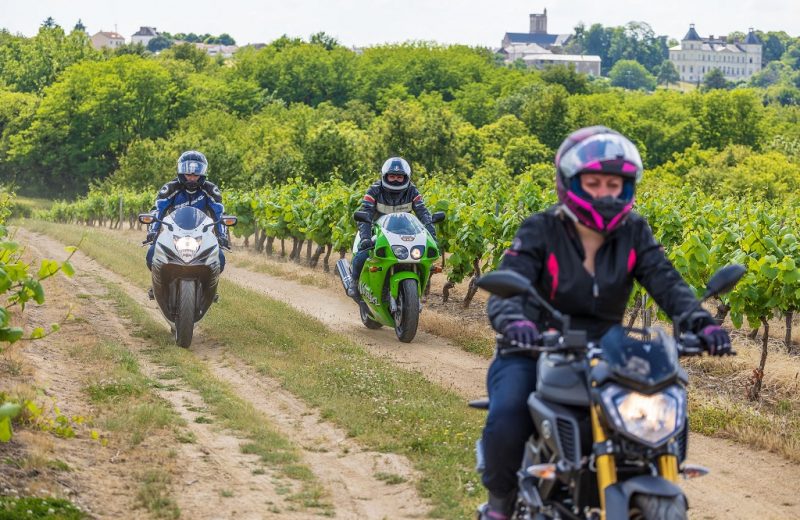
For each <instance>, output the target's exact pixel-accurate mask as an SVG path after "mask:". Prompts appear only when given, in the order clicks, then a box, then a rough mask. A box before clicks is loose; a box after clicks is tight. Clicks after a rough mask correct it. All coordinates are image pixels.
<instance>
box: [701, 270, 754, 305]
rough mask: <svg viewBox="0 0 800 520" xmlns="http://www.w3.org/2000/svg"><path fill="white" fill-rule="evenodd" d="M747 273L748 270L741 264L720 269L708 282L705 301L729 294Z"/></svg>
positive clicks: (704, 296)
mask: <svg viewBox="0 0 800 520" xmlns="http://www.w3.org/2000/svg"><path fill="white" fill-rule="evenodd" d="M746 272H747V268H746V267H745V266H743V265H741V264H731V265H726V266H725V267H722V268H720V269H719V270H717V272H716V273H714V276H712V277H711V280H709V281H708V284H707V285H706V293H705V294H704V295H703V299H704V300H705V299H707V298H711V297H712V296H719V295H720V294H725V293H726V292H729V291H730V290H731V289H733V288H734V287H736V284H737V283H738V282H739V280H741V279H742V276H744V274H745V273H746Z"/></svg>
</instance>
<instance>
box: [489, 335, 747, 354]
mask: <svg viewBox="0 0 800 520" xmlns="http://www.w3.org/2000/svg"><path fill="white" fill-rule="evenodd" d="M549 334H552V333H549ZM562 338H563V336H562V335H561V334H560V333H557V334H556V335H555V336H551V337H549V338H547V340H549V341H547V343H550V344H542V343H538V344H528V343H519V342H517V341H514V340H508V339H505V336H503V335H502V334H497V335H495V339H497V340H498V342H500V343H503V344H506V345H510V346H509V347H500V348H498V353H499V354H500V355H506V354H522V353H531V354H535V353H539V354H541V353H555V352H582V351H583V352H585V351H588V350H591V349H592V348H593V347H594V344H592V343H587V344H586V345H583V346H580V347H576V346H567V345H564V344H563V343H560V341H561V339H562ZM542 339H545V338H542ZM554 339H555V341H553V340H554ZM676 343H677V347H678V355H679V356H681V357H683V356H687V357H688V356H702V355H704V354H707V353H708V351H707V350H706V349H705V348H704V347H703V343H702V341H701V340H700V338H699V337H698V336H697V335H696V334H693V333H691V332H687V333H684V334H681V336H680V338H676ZM727 355H729V356H735V355H736V352H735V351H733V350H731V351H730V352H729V353H728V354H727Z"/></svg>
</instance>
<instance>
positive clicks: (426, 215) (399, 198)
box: [358, 181, 436, 240]
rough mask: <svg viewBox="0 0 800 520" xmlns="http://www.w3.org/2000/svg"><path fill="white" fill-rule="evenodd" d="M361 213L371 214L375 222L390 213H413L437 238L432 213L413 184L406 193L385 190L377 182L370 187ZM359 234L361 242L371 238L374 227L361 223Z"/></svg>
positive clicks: (362, 202) (362, 203)
mask: <svg viewBox="0 0 800 520" xmlns="http://www.w3.org/2000/svg"><path fill="white" fill-rule="evenodd" d="M361 211H366V212H367V213H369V214H370V215H371V216H372V221H373V222H375V221H376V220H377V219H378V218H379V217H382V216H383V215H387V214H389V213H411V212H412V211H413V212H414V214H415V215H416V216H417V218H418V219H419V221H420V222H421V223H422V225H423V226H425V229H427V230H428V232H429V233H430V234H431V236H432V237H434V238H436V230H435V229H434V228H433V224H432V222H431V213H430V211H428V208H426V207H425V203H424V202H423V201H422V195H420V193H419V190H418V189H417V187H416V186H414V185H413V184H411V183H409V185H408V188H406V189H405V190H404V191H400V192H397V191H389V190H387V189H384V187H383V186H382V185H381V182H380V181H378V182H375V183H374V184H372V186H370V187H369V189H368V190H367V193H366V195H364V199H363V200H362V201H361ZM358 232H359V235H360V236H361V240H364V239H367V238H371V237H372V226H370V225H369V224H367V223H365V222H359V224H358Z"/></svg>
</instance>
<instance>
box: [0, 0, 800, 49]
mask: <svg viewBox="0 0 800 520" xmlns="http://www.w3.org/2000/svg"><path fill="white" fill-rule="evenodd" d="M544 8H547V14H548V32H550V33H555V34H558V33H571V32H572V31H573V28H574V27H575V26H576V25H577V24H578V23H579V22H583V23H584V24H585V25H586V26H589V25H591V24H593V23H601V24H603V25H605V26H618V25H624V24H626V23H627V22H630V21H644V22H647V23H648V24H650V26H651V27H652V28H653V30H654V31H655V32H656V34H659V35H662V34H666V35H667V36H669V37H670V38H675V39H677V40H680V39H681V38H682V37H683V35H685V34H686V31H687V30H688V28H689V24H690V23H694V24H695V28H696V29H697V31H698V33H700V35H701V36H704V37H705V36H708V35H710V34H713V35H724V34H728V33H730V32H733V31H742V32H747V29H748V28H749V27H753V28H755V29H759V30H762V31H779V30H783V31H786V32H787V33H789V34H790V35H792V36H800V1H798V0H727V1H721V0H705V1H698V0H669V1H666V0H661V1H656V2H654V1H649V0H558V1H551V2H547V3H543V2H531V1H522V0H458V1H457V0H327V1H326V0H261V1H258V0H193V1H187V0H127V1H124V2H121V1H116V0H106V1H102V2H101V1H96V0H26V1H20V0H0V28H6V29H8V30H10V31H11V32H12V33H21V34H23V35H25V36H32V35H33V34H35V33H36V31H37V29H38V27H39V25H40V24H41V23H42V21H43V20H44V19H46V18H47V17H48V16H52V17H53V18H54V19H55V21H56V22H57V23H58V24H59V25H61V26H63V27H65V28H67V29H71V28H72V27H73V26H74V25H75V22H77V21H78V18H80V19H81V20H82V21H83V24H84V25H85V26H86V27H87V30H88V31H89V34H94V33H95V32H97V31H100V30H104V31H113V30H114V28H115V27H116V30H117V32H119V33H120V34H122V35H123V36H124V37H125V38H126V39H128V40H129V39H130V36H131V35H132V34H133V33H134V32H136V30H138V28H139V26H141V25H148V26H154V27H156V28H157V29H158V30H163V31H168V32H171V33H177V32H186V33H188V32H194V33H197V34H202V33H209V34H215V35H216V34H220V33H228V34H230V35H231V36H233V37H234V38H235V39H236V42H237V43H238V44H240V45H241V44H245V43H257V42H265V43H266V42H270V41H272V40H274V39H275V38H278V37H280V36H281V35H283V34H287V35H289V36H299V37H302V38H306V39H307V38H308V37H309V36H310V35H311V34H313V33H316V32H319V31H324V32H326V33H327V34H330V35H332V36H334V37H336V38H337V39H338V40H339V42H340V43H342V44H344V45H347V46H367V45H375V44H381V43H396V42H403V41H407V40H426V41H436V42H439V43H448V44H450V43H462V44H467V45H480V46H487V47H493V48H496V47H499V46H500V41H501V40H502V38H503V35H504V34H505V33H506V32H528V29H529V14H530V13H540V12H542V10H543V9H544Z"/></svg>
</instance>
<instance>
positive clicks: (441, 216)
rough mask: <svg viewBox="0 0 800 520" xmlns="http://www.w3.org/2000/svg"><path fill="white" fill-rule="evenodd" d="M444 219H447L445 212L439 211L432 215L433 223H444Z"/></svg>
mask: <svg viewBox="0 0 800 520" xmlns="http://www.w3.org/2000/svg"><path fill="white" fill-rule="evenodd" d="M444 217H445V214H444V211H437V212H436V213H434V214H433V215H431V223H432V224H438V223H439V222H443V221H444Z"/></svg>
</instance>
